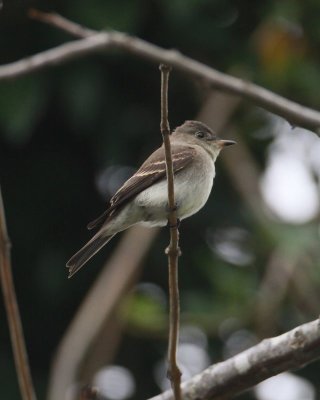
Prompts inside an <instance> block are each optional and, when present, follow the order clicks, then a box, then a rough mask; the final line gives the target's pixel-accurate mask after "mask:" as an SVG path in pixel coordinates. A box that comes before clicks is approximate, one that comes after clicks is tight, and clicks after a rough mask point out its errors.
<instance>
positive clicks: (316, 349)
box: [150, 320, 320, 400]
mask: <svg viewBox="0 0 320 400" xmlns="http://www.w3.org/2000/svg"><path fill="white" fill-rule="evenodd" d="M318 358H320V323H319V320H315V321H312V322H309V323H307V324H304V325H301V326H298V327H297V328H295V329H293V330H291V331H289V332H286V333H284V334H283V335H280V336H276V337H273V338H270V339H265V340H263V341H262V342H261V343H259V344H258V345H256V346H254V347H251V348H250V349H248V350H246V351H244V352H242V353H240V354H237V355H236V356H235V357H232V358H230V359H229V360H226V361H223V362H220V363H218V364H215V365H212V366H211V367H209V368H207V369H206V370H204V371H203V372H201V373H200V374H198V375H196V376H194V377H193V378H191V379H190V380H188V381H186V382H184V383H183V384H182V395H183V399H184V400H198V399H201V400H209V399H210V400H211V399H219V400H221V399H230V398H231V397H232V396H234V395H236V394H239V393H241V392H242V391H244V390H246V389H249V388H250V387H252V386H254V385H256V384H257V383H259V382H261V381H263V380H265V379H267V378H270V377H271V376H273V375H276V374H279V373H280V372H284V371H288V370H292V369H298V368H302V367H303V366H305V365H306V364H309V363H310V362H312V361H314V360H316V359H318ZM173 399H174V398H173V396H172V393H171V391H167V392H164V393H162V394H161V395H159V396H155V397H153V398H152V399H150V400H173Z"/></svg>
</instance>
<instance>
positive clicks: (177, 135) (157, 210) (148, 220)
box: [67, 121, 235, 278]
mask: <svg viewBox="0 0 320 400" xmlns="http://www.w3.org/2000/svg"><path fill="white" fill-rule="evenodd" d="M170 142H171V152H172V163H173V171H174V175H175V180H174V190H175V201H176V206H177V217H178V218H179V220H182V219H184V218H187V217H189V216H190V215H193V214H195V213H196V212H197V211H199V210H200V208H202V207H203V206H204V205H205V203H206V201H207V200H208V197H209V194H210V192H211V188H212V184H213V179H214V177H215V166H214V163H215V161H216V159H217V157H218V155H219V153H220V151H221V149H222V148H223V147H224V146H229V145H232V144H235V142H234V141H232V140H222V139H219V138H218V137H217V136H216V134H215V133H214V132H212V130H211V129H210V128H209V127H208V126H207V125H205V124H203V123H202V122H198V121H186V122H185V123H184V124H183V125H181V126H179V127H178V128H176V129H175V131H174V132H173V133H172V134H171V135H170ZM167 204H168V189H167V180H166V163H165V152H164V147H163V145H162V146H161V147H160V148H159V149H158V150H156V151H155V152H154V153H152V154H151V155H150V157H148V158H147V160H146V161H145V162H144V163H143V164H142V165H141V167H140V168H139V169H138V171H137V172H136V173H135V174H134V175H133V176H132V177H131V178H129V179H128V180H127V181H126V182H125V183H124V184H123V185H122V186H121V188H120V189H119V190H118V191H117V192H116V194H115V195H114V196H113V197H112V198H111V200H110V203H109V206H108V208H107V210H106V211H105V212H104V213H103V214H102V215H101V216H100V217H98V218H97V219H95V220H94V221H92V222H90V223H89V224H88V229H93V228H98V229H99V230H98V232H97V233H96V234H95V235H94V236H93V237H92V239H91V240H90V241H89V242H88V243H87V244H86V245H85V246H84V247H82V249H80V250H79V251H78V252H77V253H76V254H75V255H74V256H73V257H71V258H70V260H69V261H68V263H67V268H69V278H70V277H71V276H72V275H74V274H75V273H76V272H77V271H78V270H79V269H80V268H81V267H82V266H83V265H84V264H85V263H86V262H87V261H88V260H89V259H90V258H91V257H92V256H94V255H95V254H96V253H97V252H98V251H99V250H100V249H101V248H102V247H103V246H104V245H105V244H107V243H108V242H109V241H110V240H111V239H112V238H113V236H114V235H116V234H117V233H118V232H121V231H123V230H125V229H127V228H129V227H130V226H132V225H135V224H142V225H146V226H165V225H166V224H167V222H168V207H167Z"/></svg>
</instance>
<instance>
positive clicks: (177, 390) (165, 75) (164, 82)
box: [160, 64, 182, 400]
mask: <svg viewBox="0 0 320 400" xmlns="http://www.w3.org/2000/svg"><path fill="white" fill-rule="evenodd" d="M170 70H171V68H170V67H169V66H167V65H164V64H161V65H160V71H161V124H160V129H161V134H162V138H163V143H164V149H165V157H166V170H167V182H168V208H169V214H168V224H169V227H170V244H169V246H168V247H167V249H166V253H167V255H168V266H169V296H170V318H169V323H170V325H169V345H168V364H169V365H168V378H169V379H170V381H171V386H172V389H173V392H174V397H175V400H181V399H182V396H181V371H180V369H179V367H178V364H177V347H178V340H179V321H180V301H179V286H178V257H179V255H180V249H179V231H178V218H177V209H176V203H175V198H174V175H173V165H172V154H171V144H170V127H169V122H168V80H169V74H170Z"/></svg>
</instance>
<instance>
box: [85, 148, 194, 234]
mask: <svg viewBox="0 0 320 400" xmlns="http://www.w3.org/2000/svg"><path fill="white" fill-rule="evenodd" d="M171 153H172V164H173V172H174V174H177V173H178V172H179V171H181V170H182V169H183V168H185V167H186V166H187V165H188V164H189V163H191V162H192V160H193V159H194V157H195V154H196V151H195V150H194V149H193V148H192V147H189V146H183V145H172V146H171ZM165 176H166V162H165V152H164V148H163V147H160V148H159V149H158V150H156V151H155V152H154V153H152V154H151V156H150V157H149V158H148V159H147V160H146V161H145V162H144V163H143V164H142V165H141V167H140V168H139V169H138V171H137V172H136V173H135V174H134V175H132V177H131V178H129V179H128V180H127V181H126V182H125V183H124V184H123V185H122V186H121V188H120V189H119V190H118V191H117V192H116V193H115V195H114V196H113V197H112V198H111V200H110V206H109V208H108V209H107V210H106V211H105V212H104V213H103V214H102V215H100V216H99V217H98V218H97V219H95V220H94V221H92V222H90V223H89V224H88V225H87V227H88V229H93V228H100V227H101V226H102V225H103V223H104V222H105V220H106V219H107V217H109V216H110V215H111V214H113V213H114V212H117V211H119V209H120V208H121V207H122V206H124V205H125V204H127V202H128V201H129V200H130V199H132V198H133V197H134V196H136V195H137V194H139V193H141V192H142V191H143V190H145V189H147V188H148V187H149V186H151V185H152V184H153V183H155V182H157V181H159V180H161V179H163V178H165Z"/></svg>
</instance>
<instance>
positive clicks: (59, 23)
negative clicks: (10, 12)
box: [28, 8, 97, 38]
mask: <svg viewBox="0 0 320 400" xmlns="http://www.w3.org/2000/svg"><path fill="white" fill-rule="evenodd" d="M28 15H29V17H30V18H33V19H36V20H38V21H41V22H44V23H46V24H49V25H52V26H54V27H56V28H59V29H61V30H63V31H66V32H68V33H70V34H71V35H73V36H76V37H83V38H85V37H88V36H91V35H94V34H96V33H97V31H93V30H91V29H88V28H85V27H83V26H81V25H79V24H77V23H75V22H73V21H70V20H68V19H67V18H64V17H62V16H61V15H59V14H56V13H47V12H43V11H39V10H36V9H35V8H31V9H30V10H29V12H28Z"/></svg>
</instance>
